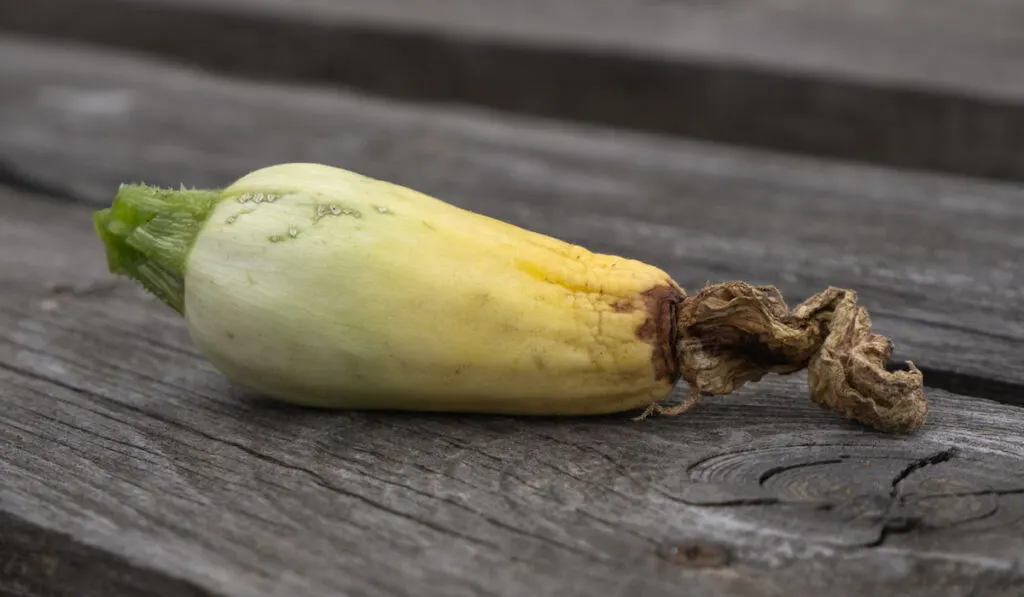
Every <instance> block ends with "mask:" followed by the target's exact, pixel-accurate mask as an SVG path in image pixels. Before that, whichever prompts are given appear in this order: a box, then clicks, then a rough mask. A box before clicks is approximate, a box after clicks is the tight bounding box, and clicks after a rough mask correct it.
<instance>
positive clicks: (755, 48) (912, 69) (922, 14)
mask: <svg viewBox="0 0 1024 597" xmlns="http://www.w3.org/2000/svg"><path fill="white" fill-rule="evenodd" d="M0 27H3V28H4V29H6V30H8V31H19V32H27V33H35V34H45V35H51V36H60V37H65V38H69V39H76V40H83V41H89V42H94V43H99V44H104V45H115V46H119V47H124V48H131V49H135V50H140V51H144V52H148V53H152V54H156V55H161V56H171V57H174V58H175V59H180V60H186V61H189V62H192V63H195V64H199V65H202V66H204V67H210V68H216V69H223V70H226V71H229V72H233V73H242V74H245V75H255V76H260V77H273V78H277V79H288V80H302V81H316V82H329V83H333V84H342V85H345V86H351V87H359V88H362V89H366V90H371V91H374V92H378V93H387V94H394V95H399V96H402V97H413V98H418V99H429V100H436V101H446V102H449V101H456V102H468V103H477V104H482V105H487V106H493V107H498V108H502V109H507V110H515V111H522V112H527V113H531V114H536V115H544V116H557V117H562V118H571V119H581V120H587V121H594V122H599V123H605V124H614V125H618V126H625V127H634V128H639V129H644V130H653V131H658V132H672V133H680V134H684V135H690V136H695V137H700V138H705V139H711V140H717V141H724V142H730V143H742V144H751V145H756V146H762V147H771V148H779V149H784V150H789V151H797V152H809V153H814V154H828V155H833V156H841V157H845V158H852V159H857V160H869V161H874V162H880V163H885V164H891V165H898V166H905V167H912V168H931V169H939V170H945V171H951V172H958V173H963V174H969V175H972V176H992V177H1003V178H1011V179H1016V180H1021V179H1024V82H1022V79H1021V77H1020V76H1018V74H1019V71H1020V64H1022V63H1024V34H1022V33H1021V32H1024V6H1022V5H1021V4H1020V3H1019V2H1010V1H1007V0H934V1H931V2H927V3H922V2H920V1H917V0H897V1H893V0H870V1H866V2H865V1H860V2H848V1H845V0H827V1H822V0H785V1H782V0H775V1H770V2H765V1H763V0H730V1H729V2H649V1H647V0H627V1H618V0H601V1H593V0H554V1H542V0H532V1H520V2H503V1H499V0H433V1H431V2H415V3H409V2H404V1H401V0H383V1H382V0H346V1H345V2H301V3H297V2H292V1H289V0H259V1H251V0H34V1H33V2H31V3H28V4H26V3H25V2H23V1H22V0H0Z"/></svg>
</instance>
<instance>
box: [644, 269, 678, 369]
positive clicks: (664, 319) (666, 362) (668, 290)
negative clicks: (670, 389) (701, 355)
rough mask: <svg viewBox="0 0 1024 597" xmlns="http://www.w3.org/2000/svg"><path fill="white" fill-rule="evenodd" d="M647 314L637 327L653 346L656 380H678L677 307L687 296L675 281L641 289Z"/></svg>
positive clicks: (652, 360)
mask: <svg viewBox="0 0 1024 597" xmlns="http://www.w3.org/2000/svg"><path fill="white" fill-rule="evenodd" d="M640 296H641V297H643V302H644V308H645V309H646V310H647V318H646V319H645V320H644V322H643V323H642V324H640V327H638V328H637V330H636V336H637V338H639V339H641V340H643V341H644V342H647V343H648V344H650V345H651V346H653V347H654V352H653V354H652V355H651V364H652V365H654V376H655V379H657V380H659V381H660V380H664V379H667V380H670V381H672V382H675V381H676V380H677V379H678V378H679V359H678V358H677V357H676V342H675V336H676V331H675V328H676V307H677V305H679V303H681V302H682V301H683V299H684V298H686V295H685V294H684V293H683V291H682V290H681V289H680V288H679V287H678V286H676V285H675V284H674V283H672V282H667V283H664V284H659V285H657V286H654V287H653V288H651V289H649V290H647V291H645V292H643V293H641V295H640Z"/></svg>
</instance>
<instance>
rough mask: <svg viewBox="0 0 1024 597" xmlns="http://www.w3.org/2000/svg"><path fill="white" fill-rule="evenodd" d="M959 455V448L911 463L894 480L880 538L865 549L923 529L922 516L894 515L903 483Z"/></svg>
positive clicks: (949, 449) (948, 449)
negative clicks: (891, 538)
mask: <svg viewBox="0 0 1024 597" xmlns="http://www.w3.org/2000/svg"><path fill="white" fill-rule="evenodd" d="M959 454H960V449H959V448H957V447H950V448H946V449H945V450H941V451H939V452H936V453H935V454H932V455H931V456H926V457H924V458H919V459H917V460H915V461H913V462H911V463H910V464H908V465H907V466H906V467H904V468H903V470H901V471H900V472H899V473H897V474H896V476H895V477H893V479H892V489H891V490H890V491H889V505H888V506H887V508H886V511H885V513H884V514H883V515H882V523H881V524H882V526H881V528H880V529H879V532H878V537H877V538H876V539H875V540H874V541H871V542H869V543H866V544H865V545H864V547H881V546H883V545H884V544H885V542H886V541H887V540H888V539H889V537H890V536H892V535H899V534H906V533H910V532H912V531H914V530H917V529H918V528H921V527H922V522H923V521H922V518H921V517H920V516H894V515H893V511H894V510H895V509H896V508H897V507H898V506H899V502H900V497H901V492H902V485H903V482H904V481H906V480H907V478H908V477H910V476H911V475H912V474H914V473H915V472H917V471H920V470H921V469H923V468H926V467H929V466H935V465H937V464H941V463H943V462H948V461H950V460H952V459H953V458H955V457H957V456H958V455H959Z"/></svg>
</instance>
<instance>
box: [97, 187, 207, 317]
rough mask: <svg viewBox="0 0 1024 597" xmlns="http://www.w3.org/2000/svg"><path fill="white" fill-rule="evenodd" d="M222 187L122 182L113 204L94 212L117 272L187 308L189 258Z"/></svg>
mask: <svg viewBox="0 0 1024 597" xmlns="http://www.w3.org/2000/svg"><path fill="white" fill-rule="evenodd" d="M220 199H221V194H220V191H214V190H185V189H184V188H183V189H181V190H178V191H175V190H171V189H161V188H158V187H151V186H148V185H135V184H132V185H121V188H120V189H118V192H117V195H116V196H115V197H114V201H113V204H112V205H111V206H110V207H108V208H105V209H101V210H99V211H97V212H96V213H94V214H93V218H92V219H93V224H94V225H95V226H96V232H97V234H99V237H100V239H102V240H103V244H104V246H105V247H106V253H107V266H108V267H109V268H110V271H111V272H112V273H115V274H118V275H123V276H128V277H130V278H133V279H135V280H137V281H139V282H140V283H142V285H143V286H144V287H145V288H146V289H147V290H149V291H150V292H152V293H153V294H154V295H156V296H157V297H158V298H159V299H160V300H162V301H163V302H165V303H167V304H168V305H170V306H171V307H172V308H173V309H174V310H175V311H177V312H178V313H180V314H182V315H184V313H185V264H186V260H187V258H188V253H189V251H190V250H191V248H192V245H193V244H194V243H195V239H196V235H197V234H199V231H200V229H202V226H203V223H204V222H206V219H207V217H208V216H209V215H210V212H211V211H212V209H213V206H214V205H216V204H217V202H218V201H220Z"/></svg>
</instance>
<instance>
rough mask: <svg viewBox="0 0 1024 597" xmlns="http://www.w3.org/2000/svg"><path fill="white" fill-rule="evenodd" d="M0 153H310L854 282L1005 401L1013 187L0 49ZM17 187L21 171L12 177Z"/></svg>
mask: <svg viewBox="0 0 1024 597" xmlns="http://www.w3.org/2000/svg"><path fill="white" fill-rule="evenodd" d="M0 130H2V131H3V134H2V135H0V162H6V163H7V164H8V166H9V167H10V169H11V170H12V171H16V172H17V173H18V177H17V178H19V180H20V183H21V186H23V187H24V186H26V185H28V186H30V187H35V188H45V189H57V190H64V194H65V195H67V196H68V197H69V199H68V200H69V201H73V200H74V197H78V199H80V200H81V201H88V202H90V203H92V204H94V205H101V204H104V203H108V202H109V201H110V199H111V197H112V194H113V192H114V191H115V190H116V188H117V185H118V184H119V183H121V182H130V181H139V180H143V181H145V182H149V183H159V184H164V185H171V186H178V185H179V184H183V183H184V184H187V185H190V186H217V185H223V184H227V183H229V182H230V181H231V180H233V179H234V178H236V177H238V176H241V175H242V174H244V173H245V172H247V171H248V170H250V169H253V168H257V167H260V166H264V165H269V164H272V163H275V162H282V161H303V160H307V161H319V162H326V163H330V164H333V165H337V166H342V167H347V168H350V169H353V170H357V171H360V172H363V173H365V174H368V175H372V176H378V177H381V178H385V179H388V180H392V181H394V182H398V183H402V184H407V185H409V186H412V187H414V188H417V189H420V190H422V191H425V192H428V193H432V194H434V195H436V196H438V197H441V198H443V199H446V200H448V201H451V202H453V203H456V204H459V205H462V206H465V207H468V208H471V209H475V210H478V211H481V212H484V213H487V214H489V215H493V216H496V217H499V218H502V219H505V220H508V221H511V222H513V223H516V224H519V225H523V226H527V227H529V228H532V229H535V230H538V231H541V232H545V233H549V234H553V235H555V236H558V237H561V238H564V239H566V240H570V241H574V242H580V243H583V244H586V245H587V246H589V247H591V248H592V249H594V250H600V251H605V252H613V253H619V254H624V255H627V256H630V257H636V258H639V259H644V260H648V261H650V262H652V263H655V264H656V265H658V266H660V267H663V268H664V269H666V270H667V271H668V272H669V273H670V274H671V275H673V276H674V277H675V278H676V279H677V280H678V281H679V282H680V283H681V284H683V285H684V287H686V288H688V289H690V290H697V289H698V288H700V287H701V286H702V285H703V284H704V283H706V282H709V281H710V282H718V281H724V280H730V279H741V280H747V281H750V282H754V283H769V284H776V285H778V286H779V287H780V289H781V290H782V291H783V293H784V295H785V296H786V297H787V298H788V299H789V300H790V302H791V303H793V304H795V302H796V301H798V300H800V299H802V298H804V297H806V296H808V295H810V294H811V293H814V292H817V291H820V290H821V289H823V288H825V287H826V286H828V285H830V284H831V285H838V286H845V287H850V288H854V289H855V290H857V291H858V292H859V293H860V297H861V300H862V301H863V303H864V304H865V305H866V306H867V307H868V308H869V310H870V312H871V313H872V314H873V317H874V322H875V325H876V328H877V330H878V331H880V332H881V333H885V334H887V335H891V336H892V337H893V339H894V341H895V344H896V347H897V354H896V357H897V358H898V359H899V360H903V359H907V358H910V359H913V360H914V361H915V363H917V365H918V366H920V367H922V368H924V369H925V370H926V373H927V375H926V381H927V383H929V384H931V385H934V386H940V387H945V388H947V389H952V390H953V391H957V392H960V393H966V394H972V395H978V396H986V397H991V398H996V399H999V400H1001V401H1006V402H1014V403H1017V404H1022V403H1024V399H1022V396H1024V394H1022V393H1021V391H1020V388H1021V386H1022V385H1024V359H1021V358H1020V354H1021V347H1022V344H1024V270H1022V268H1021V267H1020V263H1021V262H1022V261H1024V243H1022V241H1021V234H1020V231H1021V230H1022V229H1024V207H1022V205H1024V203H1022V202H1024V190H1022V189H1021V188H1020V187H1018V186H1013V185H999V184H982V183H977V182H972V181H966V180H960V179H954V178H944V177H937V176H920V175H909V174H900V173H894V172H891V171H886V170H881V169H872V168H860V167H851V166H847V165H841V164H836V163H830V162H826V161H822V160H809V159H796V158H790V157H782V156H779V155H775V154H771V153H764V152H757V151H740V150H735V149H729V148H724V147H720V146H715V145H710V144H702V143H690V142H684V141H680V140H673V139H666V138H658V137H651V136H644V135H639V134H626V133H623V132H621V131H614V130H606V129H596V128H588V127H583V126H570V125H567V124H564V123H557V122H551V121H543V120H534V119H525V118H512V117H507V116H498V115H496V114H493V113H488V112H484V111H458V110H452V109H442V108H423V107H418V106H410V105H406V104H402V103H397V102H383V101H379V100H375V99H371V98H367V97H363V96H356V95H343V94H340V93H335V92H331V91H327V90H314V89H285V88H278V87H273V86H261V85H255V84H245V83H240V82H232V81H226V80H221V79H217V78H213V77H209V76H204V75H200V74H197V73H194V72H190V71H188V70H184V69H179V68H172V67H169V66H166V65H162V64H159V63H157V62H149V61H141V60H138V59H133V58H129V57H125V56H120V55H115V54H101V53H95V52H90V51H86V50H83V49H81V48H67V49H63V50H61V49H57V48H53V47H47V46H42V45H35V44H31V43H20V42H15V41H12V40H8V41H6V42H3V43H0ZM29 183H31V184H29Z"/></svg>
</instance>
